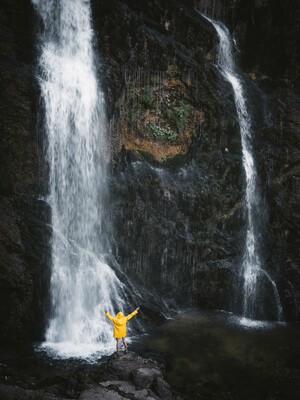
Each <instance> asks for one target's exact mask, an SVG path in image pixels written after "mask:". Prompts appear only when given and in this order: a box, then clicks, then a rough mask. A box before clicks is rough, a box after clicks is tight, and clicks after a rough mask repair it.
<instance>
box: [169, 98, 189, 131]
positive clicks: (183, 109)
mask: <svg viewBox="0 0 300 400" xmlns="http://www.w3.org/2000/svg"><path fill="white" fill-rule="evenodd" d="M190 113H191V106H190V105H189V104H186V103H184V102H183V101H180V102H179V104H178V106H175V107H173V108H167V109H166V110H165V114H166V117H167V118H168V119H169V121H171V122H172V123H173V124H174V125H175V126H176V129H177V131H178V132H179V133H180V132H182V131H183V129H184V128H185V126H186V123H187V121H188V118H189V116H190Z"/></svg>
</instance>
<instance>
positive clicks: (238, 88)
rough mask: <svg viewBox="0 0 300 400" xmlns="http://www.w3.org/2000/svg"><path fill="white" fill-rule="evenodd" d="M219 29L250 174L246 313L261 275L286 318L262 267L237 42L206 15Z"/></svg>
mask: <svg viewBox="0 0 300 400" xmlns="http://www.w3.org/2000/svg"><path fill="white" fill-rule="evenodd" d="M204 18H206V19H207V20H208V21H209V22H210V23H211V24H212V25H213V26H214V28H215V29H216V31H217V34H218V37H219V46H218V54H217V64H218V67H219V68H220V70H221V73H222V74H223V76H224V78H225V79H226V80H227V81H228V82H229V83H230V84H231V86H232V89H233V93H234V100H235V106H236V110H237V116H238V121H239V126H240V134H241V143H242V152H243V167H244V171H245V176H246V207H247V219H248V225H247V235H246V245H245V251H244V261H243V276H244V288H243V314H244V315H245V316H246V317H249V318H255V309H256V308H257V302H258V301H259V299H258V294H257V280H258V278H259V276H262V275H263V276H264V277H265V278H266V279H267V280H268V281H269V282H270V284H271V286H272V289H273V292H274V297H275V301H276V307H277V319H278V320H280V319H281V318H282V308H281V304H280V298H279V294H278V290H277V287H276V284H275V282H274V281H273V280H272V279H271V277H270V275H269V274H268V273H267V272H266V271H264V270H263V269H262V266H261V260H260V257H259V250H258V243H257V239H256V235H257V233H256V227H255V220H254V211H255V209H256V208H257V207H259V199H258V190H257V182H256V181H257V173H256V167H255V163H254V158H253V153H252V145H251V117H250V114H249V112H248V107H247V104H246V99H245V95H244V91H243V84H242V80H241V78H240V76H239V74H238V72H237V70H236V66H235V60H234V56H233V41H232V38H231V36H230V33H229V31H228V29H227V28H226V27H225V26H224V25H223V24H222V23H220V22H216V21H214V20H211V19H210V18H208V17H205V16H204Z"/></svg>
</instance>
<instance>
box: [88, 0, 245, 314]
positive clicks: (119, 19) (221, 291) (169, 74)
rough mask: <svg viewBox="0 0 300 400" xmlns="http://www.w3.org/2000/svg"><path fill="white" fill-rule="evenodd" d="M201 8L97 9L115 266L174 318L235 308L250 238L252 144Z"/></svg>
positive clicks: (119, 5)
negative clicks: (246, 203)
mask: <svg viewBox="0 0 300 400" xmlns="http://www.w3.org/2000/svg"><path fill="white" fill-rule="evenodd" d="M191 3H192V2H191ZM191 6H193V5H192V4H187V3H185V4H183V3H182V2H179V1H172V2H167V3H166V2H163V1H152V2H147V5H143V7H141V5H140V3H137V2H134V1H126V2H120V1H117V2H105V1H104V2H102V7H103V8H102V9H101V7H100V3H98V6H97V4H95V5H94V14H95V28H96V31H97V35H98V43H99V46H100V48H101V51H100V52H101V54H102V55H103V57H102V58H103V59H102V65H103V70H104V71H105V73H104V74H103V75H104V77H105V76H106V77H107V83H106V86H107V87H109V88H110V91H108V99H109V101H110V133H111V136H112V138H113V142H114V155H113V167H112V176H111V193H112V201H111V206H112V209H111V214H112V215H113V221H112V223H113V229H114V232H113V234H114V238H115V244H116V247H115V254H116V257H117V259H118V261H119V263H120V265H121V266H122V268H123V270H124V272H125V273H126V274H127V275H128V276H129V277H130V278H131V279H132V280H133V281H134V283H135V284H136V285H137V286H138V287H139V290H140V291H141V292H142V294H143V296H144V297H143V298H144V302H145V303H147V302H148V305H149V307H150V305H151V306H153V303H154V304H155V300H154V299H155V296H156V297H163V298H164V299H165V301H166V302H167V304H168V305H169V306H170V307H171V308H173V307H176V305H178V304H180V305H184V306H186V305H200V306H205V307H210V308H226V307H227V308H228V307H232V304H234V303H235V302H236V298H234V297H233V295H232V293H237V290H236V288H237V286H239V285H240V276H239V266H240V263H241V258H242V253H243V238H244V236H245V219H244V217H245V215H244V209H243V195H244V194H243V186H244V183H243V173H242V160H241V144H240V137H239V130H238V124H237V121H236V112H235V107H234V104H233V95H232V91H231V90H230V88H229V85H228V84H226V82H224V80H223V79H222V77H221V75H220V74H219V72H218V71H217V69H216V68H215V67H214V65H213V63H212V61H213V58H214V52H215V48H214V44H215V42H214V41H215V36H214V30H213V29H212V26H211V25H210V24H209V23H208V22H207V21H206V20H205V19H203V18H202V17H201V15H200V14H199V13H198V12H196V11H195V10H194V9H193V7H191ZM100 9H101V11H102V13H100ZM104 16H105V17H104ZM107 21H110V24H111V25H114V26H116V27H117V28H116V29H115V30H109V29H108V27H107V26H108V22H107ZM104 26H105V30H104V28H103V27H104ZM108 32H109V34H108ZM137 32H138V33H139V34H137ZM121 33H122V35H121ZM120 35H121V36H122V40H120ZM126 35H127V36H126ZM117 66H119V69H118V68H117ZM120 67H121V68H120ZM117 74H118V75H117ZM148 288H150V289H151V292H152V293H153V296H154V297H153V298H152V297H151V296H149V294H147V292H148V291H149V289H148ZM239 304H240V303H239ZM236 311H240V310H238V307H237V308H236Z"/></svg>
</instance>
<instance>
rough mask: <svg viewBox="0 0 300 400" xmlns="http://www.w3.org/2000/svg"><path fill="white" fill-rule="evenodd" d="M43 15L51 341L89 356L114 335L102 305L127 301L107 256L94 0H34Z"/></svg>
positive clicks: (59, 349)
mask: <svg viewBox="0 0 300 400" xmlns="http://www.w3.org/2000/svg"><path fill="white" fill-rule="evenodd" d="M32 1H33V3H34V5H35V7H36V9H37V11H38V14H39V15H40V17H41V20H42V23H43V33H42V34H41V35H40V45H41V55H40V60H39V70H40V76H39V82H40V88H41V96H42V101H43V103H44V111H45V132H46V142H47V146H46V157H47V161H48V164H49V194H48V196H47V201H48V203H49V205H50V207H51V211H52V228H53V237H52V272H51V282H50V291H51V307H52V310H51V318H50V321H49V325H48V328H47V331H46V343H45V344H44V345H45V347H50V348H52V349H54V351H56V352H58V354H60V355H62V356H73V355H78V356H88V355H90V354H91V353H93V352H95V351H102V350H104V348H105V349H107V347H109V346H108V345H107V343H106V342H108V341H109V343H112V327H111V326H110V324H109V323H108V321H107V320H106V318H105V315H104V309H110V310H113V306H114V305H116V306H119V307H120V308H122V299H121V296H120V292H121V289H122V284H121V282H120V281H119V280H118V278H117V277H116V275H115V273H114V271H113V270H112V269H111V268H110V267H109V266H108V265H107V263H106V262H105V252H106V251H107V249H106V244H105V232H104V218H105V210H104V208H103V207H104V206H103V204H104V198H105V194H106V187H107V185H106V171H105V153H106V152H107V149H108V148H107V145H106V141H105V135H104V131H105V115H104V98H103V93H102V92H101V89H100V88H99V85H98V83H97V72H96V62H95V56H94V51H93V31H92V27H91V10H90V2H89V1H88V0H60V1H54V0H32Z"/></svg>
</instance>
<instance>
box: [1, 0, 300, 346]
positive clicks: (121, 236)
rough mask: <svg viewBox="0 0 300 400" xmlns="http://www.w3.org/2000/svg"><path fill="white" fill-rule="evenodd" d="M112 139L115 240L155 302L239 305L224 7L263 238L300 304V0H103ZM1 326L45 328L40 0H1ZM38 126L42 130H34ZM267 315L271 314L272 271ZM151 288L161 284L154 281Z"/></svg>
mask: <svg viewBox="0 0 300 400" xmlns="http://www.w3.org/2000/svg"><path fill="white" fill-rule="evenodd" d="M92 7H93V18H94V29H95V33H96V35H95V36H96V39H97V40H96V47H97V48H98V50H99V55H100V60H101V71H99V78H100V79H101V81H102V84H103V87H104V90H105V92H106V98H107V113H108V120H109V127H108V128H109V129H108V130H109V134H110V138H111V143H112V145H111V160H112V161H111V177H110V184H111V209H110V210H109V214H110V215H111V222H112V227H113V237H114V241H113V242H114V248H113V251H114V254H115V256H116V258H117V260H118V262H119V263H120V265H121V267H122V269H123V271H124V272H125V273H126V274H127V275H128V276H129V278H130V279H131V280H132V281H133V282H134V283H135V284H136V285H137V286H138V287H139V288H140V291H141V292H142V294H143V295H144V296H145V298H147V300H146V302H147V303H148V304H149V307H150V306H151V307H154V308H155V303H156V301H155V297H156V296H157V297H159V298H164V299H165V301H166V303H167V304H168V306H169V307H171V308H172V307H174V308H176V307H177V306H181V305H182V306H186V305H197V306H200V307H208V308H213V309H216V308H221V309H230V310H232V311H235V312H240V311H241V309H240V306H239V304H241V301H240V299H241V286H242V279H241V276H240V270H241V262H242V256H243V251H244V240H245V221H246V214H245V208H244V196H245V179H244V172H243V168H242V154H241V140H240V135H239V129H238V123H237V117H236V110H235V106H234V101H233V93H232V90H231V88H230V86H229V85H228V84H227V83H226V82H225V81H224V79H223V78H222V76H221V75H220V74H219V73H218V71H217V69H216V68H215V66H214V61H215V52H216V46H217V37H216V33H215V31H214V29H213V28H212V26H211V25H210V24H209V23H208V22H207V21H206V20H205V19H204V18H202V17H201V15H199V13H198V12H197V11H196V10H195V7H196V8H197V9H200V10H201V11H205V12H207V13H208V14H209V15H210V16H212V17H213V18H215V19H223V21H224V22H225V23H226V24H227V26H228V27H229V28H230V30H231V32H233V34H234V36H235V37H236V39H237V43H238V47H239V49H240V53H239V54H238V56H239V64H240V66H241V70H242V71H243V72H244V73H245V85H246V87H247V100H248V103H249V107H250V109H251V110H252V114H253V134H254V139H253V145H254V150H255V151H254V154H255V159H256V162H257V165H258V170H259V191H260V193H261V198H262V201H261V205H260V206H261V208H262V210H263V213H262V218H261V221H260V235H261V236H260V242H261V253H262V259H263V262H264V265H265V269H266V270H267V272H268V273H269V274H270V275H271V276H272V278H273V279H274V280H275V281H276V283H277V285H278V288H279V291H280V296H281V301H282V304H283V306H284V312H285V317H286V319H288V320H299V311H300V254H299V248H300V246H299V244H300V243H299V237H300V235H299V233H300V232H299V229H300V228H299V227H300V221H299V219H300V216H299V200H300V145H299V144H300V140H299V135H300V133H299V132H300V127H299V122H300V111H299V110H300V107H299V106H300V97H299V47H298V46H299V20H300V18H299V12H300V11H299V4H298V2H297V1H292V0H290V1H283V0H282V1H272V0H264V1H263V0H261V1H254V0H253V1H245V0H239V1H238V0H237V1H234V0H232V1H229V2H225V1H224V2H222V1H219V2H217V1H211V2H205V1H202V2H199V1H196V2H195V1H192V0H191V1H179V0H169V1H163V0H152V1H147V2H141V1H138V0H136V1H134V0H126V1H125V0H124V1H118V0H109V1H108V0H101V1H93V2H92ZM0 18H1V25H0V33H1V44H0V46H1V57H0V64H1V81H0V85H1V91H0V129H1V135H0V141H1V145H0V152H1V157H0V171H1V182H0V195H1V197H0V207H1V214H0V249H1V252H0V262H1V269H0V319H1V327H2V329H1V333H0V335H1V340H7V339H8V338H11V339H13V340H15V339H16V338H24V339H26V338H27V339H28V338H33V337H34V336H35V337H36V336H38V335H42V326H43V307H44V304H45V299H44V298H43V295H42V293H46V292H47V280H48V279H47V276H48V274H49V264H50V263H49V246H48V243H49V239H50V234H49V230H48V228H47V222H48V221H49V211H48V210H47V208H46V205H45V203H44V202H43V201H41V200H40V197H39V196H40V195H41V194H42V193H43V191H44V187H45V185H46V180H47V179H46V175H47V174H46V170H47V168H46V166H45V165H44V163H43V157H42V151H41V147H42V144H41V143H42V129H38V110H39V105H38V98H39V93H38V84H37V82H36V81H35V78H34V76H35V62H36V57H37V54H36V35H35V29H34V26H35V16H34V12H33V7H32V5H31V2H30V1H29V0H26V1H24V2H22V4H21V3H20V4H19V2H16V1H8V0H5V1H2V2H1V13H0ZM38 131H39V132H40V136H39V135H38V133H37V132H38ZM265 292H266V295H265V298H264V299H263V301H264V302H265V304H266V311H265V312H266V317H268V318H272V317H274V299H273V294H272V290H271V288H270V287H268V286H267V285H266V290H265ZM149 293H151V295H150V294H149Z"/></svg>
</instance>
